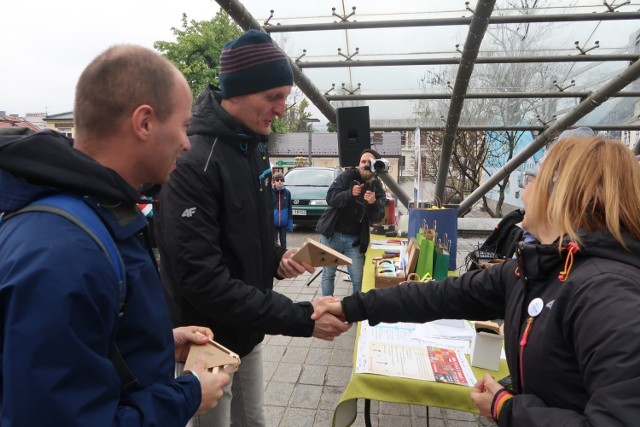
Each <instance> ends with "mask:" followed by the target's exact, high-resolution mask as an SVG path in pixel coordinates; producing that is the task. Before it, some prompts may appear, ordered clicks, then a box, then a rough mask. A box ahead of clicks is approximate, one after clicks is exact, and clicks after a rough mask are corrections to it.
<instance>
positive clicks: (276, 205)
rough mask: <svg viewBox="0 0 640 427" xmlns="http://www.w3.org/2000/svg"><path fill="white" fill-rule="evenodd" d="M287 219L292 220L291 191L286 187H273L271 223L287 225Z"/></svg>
mask: <svg viewBox="0 0 640 427" xmlns="http://www.w3.org/2000/svg"><path fill="white" fill-rule="evenodd" d="M289 220H293V205H292V203H291V192H290V191H289V190H287V189H286V187H282V188H280V189H278V188H276V187H273V225H275V226H276V227H288V226H289Z"/></svg>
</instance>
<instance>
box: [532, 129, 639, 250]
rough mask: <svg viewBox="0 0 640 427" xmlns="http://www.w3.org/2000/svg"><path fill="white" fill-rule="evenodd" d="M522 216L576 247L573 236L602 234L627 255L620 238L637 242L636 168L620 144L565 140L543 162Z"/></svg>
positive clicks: (633, 161)
mask: <svg viewBox="0 0 640 427" xmlns="http://www.w3.org/2000/svg"><path fill="white" fill-rule="evenodd" d="M529 205H530V206H527V215H528V216H529V217H530V218H531V221H533V222H542V223H546V224H548V225H552V226H554V227H556V228H559V229H560V230H561V232H562V235H567V236H569V238H570V239H571V240H572V241H574V242H576V243H578V245H579V244H580V243H581V242H580V238H579V236H578V231H579V230H580V231H583V232H593V231H596V230H604V231H607V232H608V233H610V234H611V235H613V236H614V238H615V239H616V240H617V241H618V242H620V244H621V245H622V247H624V248H625V249H627V245H626V244H625V243H624V240H623V237H622V233H623V232H627V233H629V234H631V235H632V236H633V237H634V238H635V239H638V240H640V165H639V164H638V161H637V160H636V158H635V156H634V155H633V153H632V152H631V150H630V149H629V148H628V147H626V146H625V145H624V144H622V143H621V142H620V141H615V140H606V139H604V138H601V137H597V136H594V137H578V136H573V137H566V138H563V139H561V140H559V141H558V142H557V143H556V144H555V145H554V147H553V148H552V149H551V150H550V151H549V153H548V155H547V156H546V157H545V159H544V162H543V163H542V166H541V167H540V172H539V173H538V175H537V177H536V180H535V185H534V187H533V188H532V193H531V197H530V203H529Z"/></svg>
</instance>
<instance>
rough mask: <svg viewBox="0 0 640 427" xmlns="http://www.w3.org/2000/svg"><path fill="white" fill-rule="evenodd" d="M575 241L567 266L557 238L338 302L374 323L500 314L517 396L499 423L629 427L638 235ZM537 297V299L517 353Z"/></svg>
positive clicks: (637, 389)
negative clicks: (488, 262) (431, 279)
mask: <svg viewBox="0 0 640 427" xmlns="http://www.w3.org/2000/svg"><path fill="white" fill-rule="evenodd" d="M583 239H584V240H583V242H582V246H581V248H580V250H579V251H578V252H577V253H576V254H575V255H574V256H573V264H572V265H571V262H570V261H571V260H570V259H569V262H567V257H568V256H567V254H568V251H567V250H566V249H564V250H562V251H559V250H558V246H557V244H554V245H528V244H524V243H521V244H520V248H519V250H518V259H513V260H509V261H506V262H504V263H503V264H500V265H496V266H493V267H491V268H489V269H487V270H477V271H472V272H469V273H466V274H464V275H463V276H461V277H459V278H448V279H445V280H444V281H442V282H439V283H437V284H433V285H425V284H422V283H411V284H407V285H401V286H395V287H392V288H387V289H376V290H375V291H371V292H368V293H366V294H356V295H353V296H350V297H347V298H345V299H344V300H343V303H342V305H343V309H344V312H345V315H346V318H347V320H348V321H349V322H353V321H357V320H362V319H366V318H368V319H369V322H370V323H372V324H376V323H379V322H399V321H404V322H427V321H431V320H435V319H439V318H466V319H472V320H485V319H494V318H504V319H505V350H506V355H507V362H508V365H509V370H510V372H511V377H512V380H513V383H514V390H515V392H516V393H517V394H516V395H515V396H514V398H513V399H511V400H509V401H508V402H507V403H506V404H505V406H504V408H503V410H502V413H501V414H500V420H499V422H498V424H499V425H500V426H501V427H504V426H517V427H529V426H531V427H533V426H602V427H614V426H637V425H638V424H639V423H640V338H638V337H640V315H639V314H640V313H639V311H640V309H639V307H640V257H638V254H639V253H640V242H638V241H636V240H634V239H632V238H630V237H629V236H625V241H626V243H627V244H628V246H629V251H625V250H624V249H623V248H622V247H621V246H620V245H619V244H618V242H617V241H615V240H614V239H613V238H612V237H611V236H610V235H607V234H606V233H603V232H595V233H592V234H590V235H588V236H584V237H583ZM563 270H564V271H566V270H568V278H567V280H566V281H564V282H563V281H561V280H559V276H560V274H561V272H564V271H563ZM535 298H540V299H542V302H543V303H544V304H543V306H542V311H541V313H540V314H539V315H538V316H537V317H535V320H534V321H533V324H532V327H531V331H530V333H529V336H528V341H527V343H526V346H525V347H524V351H521V346H520V339H521V337H522V335H523V331H524V329H525V325H526V323H527V319H528V317H529V314H528V306H529V304H530V302H531V301H532V300H533V299H535ZM521 358H522V359H521ZM520 360H522V365H521V364H520Z"/></svg>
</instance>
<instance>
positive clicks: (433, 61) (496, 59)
mask: <svg viewBox="0 0 640 427" xmlns="http://www.w3.org/2000/svg"><path fill="white" fill-rule="evenodd" d="M476 55H477V54H476ZM639 57H640V56H639V55H638V54H635V53H623V54H617V55H615V54H614V55H579V54H576V55H554V56H549V55H539V56H536V55H533V56H485V57H480V58H476V59H475V61H474V62H475V63H476V64H522V63H543V62H544V63H548V62H606V61H625V62H627V61H628V62H633V61H637V60H638V58H639ZM463 59H464V58H458V57H449V58H411V59H379V60H376V59H368V60H353V59H344V60H340V61H299V62H296V64H297V66H298V67H300V68H341V67H396V66H398V67H405V66H415V65H456V64H460V63H461V62H462V61H463Z"/></svg>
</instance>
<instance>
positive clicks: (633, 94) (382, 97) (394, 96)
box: [325, 62, 640, 101]
mask: <svg viewBox="0 0 640 427" xmlns="http://www.w3.org/2000/svg"><path fill="white" fill-rule="evenodd" d="M476 64H477V62H476ZM589 95H591V92H566V91H565V92H560V91H557V92H495V93H490V92H472V93H469V92H467V94H466V95H465V96H464V97H465V99H502V98H513V99H517V98H523V99H532V98H586V97H587V96H589ZM614 97H615V98H640V92H638V91H626V92H618V93H617V94H615V95H614V96H612V98H614ZM325 98H327V100H328V101H399V100H410V101H413V100H415V99H449V98H451V94H450V93H448V92H441V93H433V92H432V93H369V94H361V95H326V96H325Z"/></svg>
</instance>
